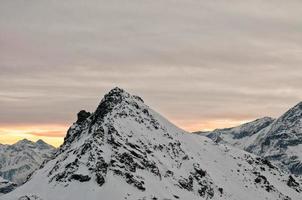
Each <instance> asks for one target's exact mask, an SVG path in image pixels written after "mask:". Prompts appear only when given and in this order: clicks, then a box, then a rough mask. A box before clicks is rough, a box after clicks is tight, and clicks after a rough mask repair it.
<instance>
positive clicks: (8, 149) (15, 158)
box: [0, 139, 55, 184]
mask: <svg viewBox="0 0 302 200" xmlns="http://www.w3.org/2000/svg"><path fill="white" fill-rule="evenodd" d="M54 151H55V148H54V147H52V146H50V145H48V144H46V143H44V142H43V141H42V140H38V141H37V142H36V143H35V142H32V141H29V140H26V139H24V140H21V141H19V142H17V143H16V144H12V145H0V176H2V177H4V178H6V179H7V180H10V181H13V182H15V183H17V184H22V183H24V182H25V181H26V178H27V177H28V175H30V174H31V173H32V172H34V171H35V170H36V169H38V168H39V167H40V165H41V164H42V163H43V162H44V160H46V159H49V158H50V157H51V156H52V154H53V153H54Z"/></svg>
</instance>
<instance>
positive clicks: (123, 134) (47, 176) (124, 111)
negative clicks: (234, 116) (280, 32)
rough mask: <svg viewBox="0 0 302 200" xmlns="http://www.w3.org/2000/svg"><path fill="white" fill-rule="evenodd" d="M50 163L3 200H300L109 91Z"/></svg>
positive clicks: (246, 161) (293, 189) (278, 179)
mask: <svg viewBox="0 0 302 200" xmlns="http://www.w3.org/2000/svg"><path fill="white" fill-rule="evenodd" d="M78 117H79V118H78V120H77V122H76V123H74V124H73V125H72V126H71V127H70V129H69V130H68V132H67V135H66V137H65V140H64V144H63V145H62V146H61V148H60V149H59V150H58V152H57V154H56V158H55V159H53V160H51V161H49V162H47V163H46V164H45V165H44V167H43V168H41V169H40V170H38V171H36V172H35V174H34V175H33V176H32V177H31V179H30V180H29V181H28V182H27V183H25V184H24V185H22V186H21V187H19V188H17V189H16V190H14V191H13V192H11V193H9V194H6V195H4V196H3V197H2V198H1V199H3V200H16V199H18V198H20V199H27V200H31V199H43V200H66V199H73V200H83V199H89V200H99V199H104V200H105V199H110V200H121V199H129V200H138V199H146V200H147V199H152V200H155V199H183V200H188V199H196V200H197V199H215V200H216V199H225V200H242V199H245V200H255V199H259V200H262V199H267V200H279V199H283V200H285V199H287V200H289V199H292V200H300V199H301V198H302V193H301V192H302V188H301V180H300V179H298V178H296V177H292V176H290V175H288V174H285V173H283V172H281V171H280V170H279V169H278V168H276V167H274V166H273V165H271V164H270V162H268V161H266V160H263V159H261V158H258V157H256V156H254V155H252V154H249V153H247V152H245V151H242V150H239V149H236V148H231V147H229V146H227V145H224V144H216V143H214V142H213V141H212V140H210V139H209V138H207V137H203V136H199V135H194V134H190V133H187V132H185V131H183V130H181V129H179V128H177V127H176V126H174V125H173V124H171V123H170V122H169V121H167V120H166V119H165V118H163V117H162V116H160V115H159V114H158V113H156V112H155V111H153V110H152V109H150V108H149V107H148V106H147V105H145V104H144V102H143V100H142V99H141V98H140V97H137V96H133V95H130V94H128V93H127V92H125V91H124V90H122V89H119V88H114V89H113V90H111V91H110V92H109V93H108V94H107V95H105V97H104V99H103V100H102V101H101V103H100V104H99V106H98V108H97V109H96V111H95V112H94V113H92V114H90V113H87V112H85V111H81V114H79V115H78Z"/></svg>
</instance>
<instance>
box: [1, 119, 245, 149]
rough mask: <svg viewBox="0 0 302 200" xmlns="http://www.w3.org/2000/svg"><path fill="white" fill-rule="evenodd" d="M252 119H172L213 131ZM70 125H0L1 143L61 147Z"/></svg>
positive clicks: (186, 126)
mask: <svg viewBox="0 0 302 200" xmlns="http://www.w3.org/2000/svg"><path fill="white" fill-rule="evenodd" d="M248 121H250V120H234V119H213V120H204V119H201V120H172V122H173V123H174V124H175V125H177V126H179V127H181V128H182V129H184V130H186V131H189V132H194V131H211V130H214V129H217V128H228V127H234V126H238V125H240V124H243V123H246V122H248ZM68 127H69V125H62V124H61V125H56V124H43V125H15V126H13V125H6V126H1V125H0V143H1V144H13V143H16V142H18V141H19V140H22V139H24V138H26V139H28V140H31V141H37V140H38V139H42V140H44V141H45V142H47V143H48V144H51V145H53V146H55V147H59V146H60V145H61V144H62V143H63V140H64V137H65V135H66V132H67V129H68Z"/></svg>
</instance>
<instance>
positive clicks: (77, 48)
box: [0, 0, 302, 135]
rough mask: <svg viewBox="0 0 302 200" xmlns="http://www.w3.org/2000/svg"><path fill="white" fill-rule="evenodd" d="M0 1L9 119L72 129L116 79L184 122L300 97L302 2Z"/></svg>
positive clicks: (0, 100) (0, 52)
mask: <svg viewBox="0 0 302 200" xmlns="http://www.w3.org/2000/svg"><path fill="white" fill-rule="evenodd" d="M0 5H1V6H0V71H1V73H0V109H1V113H2V114H1V116H0V124H18V123H27V124H33V123H34V124H39V123H40V124H48V123H60V124H71V123H72V122H73V121H75V117H76V116H75V115H76V113H77V112H78V111H79V110H80V109H82V108H85V109H88V110H90V111H93V110H94V109H95V107H96V105H97V104H98V102H99V101H100V99H101V98H102V96H103V95H104V93H105V92H107V91H108V90H109V89H111V88H112V87H115V86H120V87H123V88H125V89H126V90H129V91H130V92H132V93H135V94H138V95H140V96H142V97H143V98H144V99H145V101H146V102H147V103H148V104H150V105H151V106H152V107H154V108H155V109H156V110H158V111H159V112H161V113H163V114H164V115H165V116H167V117H169V119H171V120H172V121H174V122H177V123H180V124H181V125H182V126H183V127H192V126H193V125H192V124H193V123H194V126H195V124H197V123H196V122H197V121H220V120H223V119H228V120H233V121H236V122H237V121H242V120H246V119H253V118H257V117H262V116H264V115H270V116H273V117H276V116H278V115H280V114H281V113H282V112H284V111H285V110H286V109H287V108H289V107H291V106H293V105H294V104H296V103H297V102H298V101H301V99H302V98H301V97H302V91H301V88H300V86H301V84H302V68H301V64H302V56H301V55H302V38H301V34H302V28H301V23H302V13H301V12H300V9H299V8H301V6H302V2H301V1H291V2H290V3H288V2H284V1H281V0H280V1H244V2H243V1H235V0H233V1H232V2H230V1H212V0H206V1H198V0H188V1H181V0H166V1H150V0H137V1H136V0H134V1H119V0H114V1H103V0H102V1H96V0H91V1H85V2H83V1H79V0H73V1H64V2H62V1H58V0H53V1H47V2H45V1H36V0H29V1H26V2H20V1H6V0H5V1H1V3H0ZM11 13H15V14H14V15H12V14H11ZM203 124H209V123H208V122H204V123H203ZM211 126H213V125H211ZM37 134H43V133H37ZM53 134H54V135H57V134H58V133H53Z"/></svg>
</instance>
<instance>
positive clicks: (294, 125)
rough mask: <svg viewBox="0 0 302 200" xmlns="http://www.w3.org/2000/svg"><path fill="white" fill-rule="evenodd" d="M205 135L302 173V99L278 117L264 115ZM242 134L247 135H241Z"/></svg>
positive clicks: (295, 172) (293, 171)
mask: <svg viewBox="0 0 302 200" xmlns="http://www.w3.org/2000/svg"><path fill="white" fill-rule="evenodd" d="M205 135H207V136H208V137H209V138H211V139H212V140H214V141H215V142H218V143H228V144H231V145H233V146H236V147H239V148H241V149H244V150H246V151H248V152H250V153H254V154H256V155H259V156H262V157H264V158H266V159H269V160H271V161H273V162H274V163H276V164H277V165H279V166H280V167H281V168H283V169H285V170H289V171H290V172H291V173H293V174H298V175H302V156H301V155H302V102H301V103H299V104H297V105H296V106H294V107H293V108H291V109H290V110H289V111H287V112H286V113H285V114H284V115H282V116H281V117H279V118H278V119H276V120H273V119H271V118H262V119H259V120H256V121H253V122H250V123H247V124H243V125H241V126H239V127H234V128H229V129H220V130H214V131H213V132H208V133H206V134H205ZM242 135H243V136H244V137H238V136H242Z"/></svg>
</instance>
